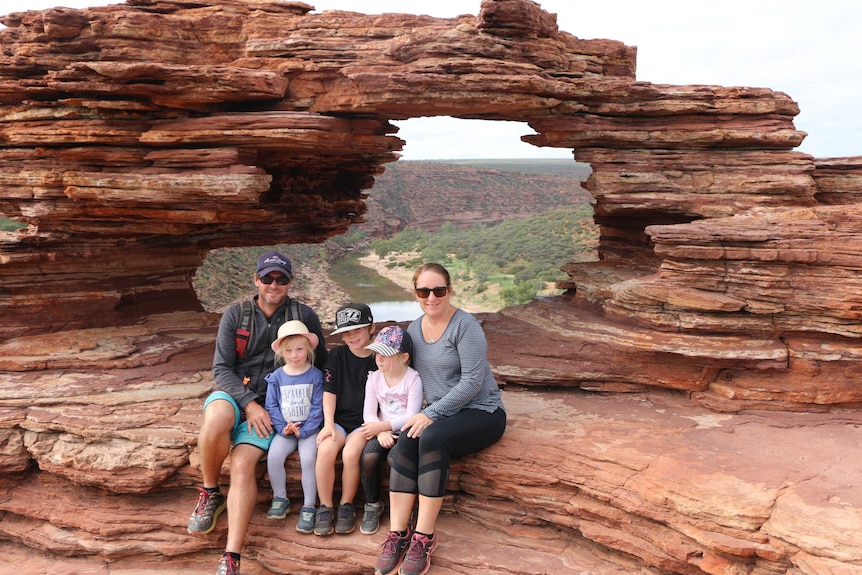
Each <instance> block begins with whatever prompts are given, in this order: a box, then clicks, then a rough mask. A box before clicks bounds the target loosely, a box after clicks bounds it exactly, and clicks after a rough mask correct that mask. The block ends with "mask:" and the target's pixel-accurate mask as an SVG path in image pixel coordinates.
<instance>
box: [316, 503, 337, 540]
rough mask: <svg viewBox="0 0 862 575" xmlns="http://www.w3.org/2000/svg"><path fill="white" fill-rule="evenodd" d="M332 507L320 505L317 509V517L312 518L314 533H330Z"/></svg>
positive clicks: (323, 534) (322, 534) (324, 534)
mask: <svg viewBox="0 0 862 575" xmlns="http://www.w3.org/2000/svg"><path fill="white" fill-rule="evenodd" d="M332 531H333V529H332V507H327V506H326V505H321V506H320V507H319V508H318V509H317V517H316V518H315V519H314V534H315V535H321V536H326V535H332Z"/></svg>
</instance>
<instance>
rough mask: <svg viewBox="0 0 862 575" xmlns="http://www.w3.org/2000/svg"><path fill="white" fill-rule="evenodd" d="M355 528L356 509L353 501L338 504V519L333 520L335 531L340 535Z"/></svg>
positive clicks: (351, 531)
mask: <svg viewBox="0 0 862 575" xmlns="http://www.w3.org/2000/svg"><path fill="white" fill-rule="evenodd" d="M354 529H356V510H355V509H354V508H353V503H342V504H341V505H339V506H338V519H337V520H336V521H335V532H336V533H340V534H341V535H346V534H348V533H353V530H354Z"/></svg>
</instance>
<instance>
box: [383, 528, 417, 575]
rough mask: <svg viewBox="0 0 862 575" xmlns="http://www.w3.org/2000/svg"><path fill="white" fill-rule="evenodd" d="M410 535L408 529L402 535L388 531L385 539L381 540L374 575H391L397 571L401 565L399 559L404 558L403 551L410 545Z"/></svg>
mask: <svg viewBox="0 0 862 575" xmlns="http://www.w3.org/2000/svg"><path fill="white" fill-rule="evenodd" d="M412 535H413V534H412V533H411V531H410V530H409V529H408V530H407V535H405V536H404V537H402V536H401V534H400V533H398V532H397V531H390V532H389V534H388V535H387V536H386V541H384V542H383V550H382V551H381V552H380V557H378V558H377V563H375V565H374V574H375V575H392V574H393V573H395V572H396V571H398V566H399V565H401V559H403V558H404V552H405V551H406V550H407V546H408V545H410V540H411V538H412Z"/></svg>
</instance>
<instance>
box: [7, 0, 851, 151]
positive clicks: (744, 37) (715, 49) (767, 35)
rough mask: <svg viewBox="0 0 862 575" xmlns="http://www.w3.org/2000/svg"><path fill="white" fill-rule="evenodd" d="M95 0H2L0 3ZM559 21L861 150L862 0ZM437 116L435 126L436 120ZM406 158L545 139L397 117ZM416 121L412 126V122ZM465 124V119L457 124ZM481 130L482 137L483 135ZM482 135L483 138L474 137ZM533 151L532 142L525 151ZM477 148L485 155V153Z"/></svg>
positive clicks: (666, 0) (658, 4)
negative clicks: (752, 96)
mask: <svg viewBox="0 0 862 575" xmlns="http://www.w3.org/2000/svg"><path fill="white" fill-rule="evenodd" d="M306 1H308V2H309V3H310V4H312V5H314V6H315V7H316V9H317V11H324V10H332V9H339V10H351V11H361V12H364V13H368V14H379V13H383V12H415V13H423V14H428V15H431V16H438V17H453V16H456V15H459V14H467V13H469V14H477V13H478V11H479V6H480V0H470V1H464V0H435V1H434V2H424V3H407V2H404V1H403V0H363V1H362V2H359V1H357V0H318V1H317V2H314V1H312V0H306ZM108 3H109V2H107V1H100V0H26V1H25V0H0V14H6V13H8V12H13V11H20V10H26V9H39V10H41V9H45V8H50V7H52V6H57V5H65V6H71V7H77V8H83V7H87V6H93V5H104V4H108ZM539 3H540V4H541V5H542V6H543V8H545V9H546V10H547V11H549V12H552V13H555V14H557V16H558V24H559V26H560V29H562V30H565V31H567V32H569V33H571V34H573V35H575V36H577V37H579V38H610V39H614V40H619V41H621V42H624V43H625V44H628V45H630V46H637V48H638V79H639V80H642V81H646V82H653V83H663V84H664V83H666V84H679V85H684V84H709V85H720V86H752V87H765V88H771V89H773V90H778V91H782V92H785V93H787V94H788V95H789V96H790V97H791V98H793V99H794V100H796V101H797V102H798V103H799V105H800V108H801V113H800V114H799V116H797V117H796V120H795V123H796V127H797V128H798V129H800V130H804V131H806V132H808V134H809V135H808V137H807V138H806V140H805V141H804V142H803V144H802V146H801V147H800V150H801V151H803V152H807V153H810V154H812V155H814V156H818V157H828V156H850V155H862V142H860V138H859V134H860V133H862V113H860V110H859V108H860V104H862V102H860V94H862V57H860V54H862V34H860V33H859V32H858V31H859V30H860V29H862V2H855V1H851V0H820V1H819V2H816V3H815V2H811V1H810V0H724V1H723V2H720V3H714V2H713V3H704V2H692V1H691V0H650V1H645V0H604V1H602V2H587V1H577V2H576V1H574V0H542V1H540V2H539ZM434 122H438V123H439V124H440V128H437V129H435V128H433V127H430V128H429V126H428V125H429V123H434ZM398 125H399V126H401V132H400V136H401V137H402V138H404V139H405V140H407V142H408V143H407V147H406V148H405V150H404V152H405V158H411V159H420V158H442V157H441V156H439V155H438V154H444V155H448V157H449V158H471V157H491V156H488V155H485V154H491V153H493V154H502V156H498V157H524V156H528V155H529V153H533V154H536V153H537V154H540V155H544V156H545V157H547V156H548V155H553V157H562V156H560V155H558V154H561V153H563V155H564V156H565V157H568V154H569V152H568V151H561V150H539V149H536V148H533V147H532V146H529V145H528V144H524V143H522V142H521V141H520V139H519V138H520V136H521V135H525V134H530V133H532V130H530V129H529V127H527V126H519V125H510V126H506V125H504V123H491V122H486V123H482V124H476V123H474V122H467V121H455V120H452V119H448V118H447V119H444V118H438V119H424V118H423V119H413V120H408V121H404V122H398ZM414 126H415V127H414ZM459 126H463V128H461V127H459ZM477 139H479V140H477ZM477 141H478V143H476V142H477ZM528 152H529V153H528ZM479 154H481V155H479Z"/></svg>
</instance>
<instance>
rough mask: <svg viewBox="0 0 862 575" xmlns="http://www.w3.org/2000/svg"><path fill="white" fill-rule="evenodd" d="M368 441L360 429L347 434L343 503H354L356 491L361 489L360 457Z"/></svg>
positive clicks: (342, 486)
mask: <svg viewBox="0 0 862 575" xmlns="http://www.w3.org/2000/svg"><path fill="white" fill-rule="evenodd" d="M366 443H367V441H366V439H365V437H363V436H362V434H361V433H360V432H359V430H357V431H354V432H353V433H351V434H350V435H349V436H347V441H346V443H345V445H344V449H343V450H342V452H341V465H342V471H341V503H353V499H354V498H355V497H356V491H357V490H358V489H359V458H360V457H361V456H362V450H363V449H365V444H366Z"/></svg>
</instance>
